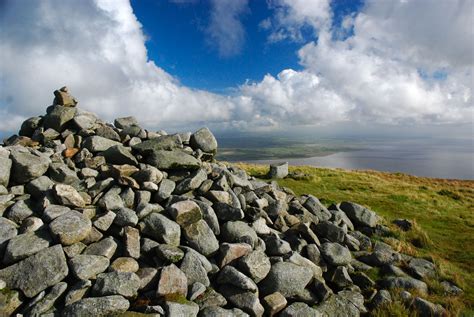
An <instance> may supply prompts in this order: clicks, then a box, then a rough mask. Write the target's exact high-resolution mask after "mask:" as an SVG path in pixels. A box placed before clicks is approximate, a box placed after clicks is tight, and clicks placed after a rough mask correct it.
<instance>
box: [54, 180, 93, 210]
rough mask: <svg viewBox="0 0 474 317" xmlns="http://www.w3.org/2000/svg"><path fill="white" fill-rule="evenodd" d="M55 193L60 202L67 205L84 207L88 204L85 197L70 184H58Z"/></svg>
mask: <svg viewBox="0 0 474 317" xmlns="http://www.w3.org/2000/svg"><path fill="white" fill-rule="evenodd" d="M54 194H55V195H56V198H57V199H58V200H59V202H60V203H61V204H63V205H65V206H69V207H79V208H82V207H85V205H86V203H85V201H84V198H83V197H82V196H81V195H80V194H79V193H78V192H77V190H76V189H75V188H74V187H72V186H70V185H66V184H56V185H55V186H54Z"/></svg>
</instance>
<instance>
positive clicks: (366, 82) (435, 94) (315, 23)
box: [0, 0, 474, 131]
mask: <svg viewBox="0 0 474 317" xmlns="http://www.w3.org/2000/svg"><path fill="white" fill-rule="evenodd" d="M223 3H228V4H229V5H230V6H231V7H229V8H230V9H228V10H226V7H225V6H224V5H223ZM247 5H248V3H247V1H244V0H242V1H230V2H227V1H214V2H213V10H212V12H211V20H210V27H209V32H210V34H211V38H213V39H214V41H215V42H216V45H217V47H218V49H219V50H220V52H221V55H223V56H224V55H226V54H233V53H234V52H238V50H239V49H240V48H241V47H242V45H243V41H244V40H245V30H244V29H243V25H242V23H241V22H240V20H239V16H241V15H242V14H243V13H245V12H246V10H247ZM270 7H271V8H272V10H273V12H274V15H273V16H272V17H270V18H269V19H268V20H265V22H263V23H262V27H264V28H266V29H267V30H268V32H269V39H270V41H277V40H296V41H304V37H303V36H302V34H303V33H302V32H303V31H305V30H306V31H307V30H308V29H309V30H311V32H312V34H313V36H312V38H311V40H309V42H307V43H302V44H301V48H300V49H299V50H298V52H297V54H298V57H299V60H300V64H301V66H302V70H293V69H284V70H281V72H280V73H279V74H277V75H270V74H268V75H266V76H265V77H264V78H263V79H261V80H260V81H255V82H248V83H243V84H241V85H240V86H238V87H236V88H235V89H234V93H233V94H231V95H228V96H226V95H219V94H214V93H210V92H207V91H204V90H197V89H191V88H189V87H186V86H184V85H182V84H180V83H179V81H178V80H177V79H176V78H174V77H173V76H172V75H171V74H168V73H167V72H165V71H164V70H163V69H162V68H160V67H159V65H156V64H155V63H154V62H153V61H152V60H149V58H148V52H147V50H146V47H145V40H146V39H145V36H144V34H143V31H142V28H141V24H140V22H139V21H138V20H137V18H136V16H135V15H134V13H133V10H132V7H131V5H130V2H129V1H128V0H90V1H73V0H43V1H38V2H34V3H32V2H31V1H26V0H15V1H13V0H10V1H6V2H3V3H2V10H0V38H1V40H0V131H2V130H3V131H11V130H12V129H14V128H17V127H18V126H19V124H20V122H21V120H23V119H24V118H26V117H29V116H33V115H38V114H41V113H43V112H44V110H45V108H46V106H48V105H49V104H50V103H51V101H52V99H53V95H52V91H53V90H54V89H57V88H58V87H61V86H63V85H68V86H69V87H70V88H71V91H72V93H73V95H75V96H76V97H78V99H79V102H80V103H79V105H80V107H81V108H84V109H86V110H90V111H94V112H96V113H98V114H99V115H100V116H103V117H104V118H106V119H109V120H110V119H113V118H115V117H118V116H125V115H135V116H136V117H137V118H138V119H139V120H140V121H141V122H142V123H143V124H144V125H145V126H147V127H153V128H157V129H158V128H162V127H173V128H174V127H176V128H180V129H183V128H184V129H187V128H190V127H191V126H193V127H194V126H196V125H204V124H206V125H210V126H216V127H227V128H234V129H256V128H260V129H272V128H275V127H286V126H291V125H321V124H329V123H334V122H348V121H353V122H360V123H365V124H371V123H373V122H376V123H390V124H407V123H408V124H418V123H435V124H440V123H443V124H444V123H454V124H460V123H472V122H473V96H472V93H473V90H474V87H473V86H474V83H473V55H474V54H473V38H474V37H473V34H472V32H473V29H472V20H473V13H472V9H470V8H469V7H470V3H469V1H462V0H452V1H431V2H430V1H424V0H411V1H375V0H374V1H372V0H370V1H367V2H366V4H365V6H364V7H363V8H362V9H361V12H359V13H357V14H352V15H350V16H348V17H346V18H345V19H344V22H343V28H344V30H345V32H346V33H345V34H349V37H347V38H346V37H345V36H344V37H342V38H341V37H339V36H337V35H338V34H340V32H341V30H340V29H338V30H336V29H333V28H332V26H331V21H332V20H331V19H332V15H333V13H332V12H331V8H330V5H329V1H328V0H318V1H309V0H307V1H305V0H295V1H286V0H275V1H271V2H270ZM158 40H159V39H158ZM270 45H271V44H270ZM270 48H271V46H270Z"/></svg>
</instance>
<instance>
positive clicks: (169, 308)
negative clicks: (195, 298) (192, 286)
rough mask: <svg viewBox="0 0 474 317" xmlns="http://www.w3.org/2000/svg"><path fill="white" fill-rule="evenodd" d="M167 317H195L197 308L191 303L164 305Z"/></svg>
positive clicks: (167, 303) (168, 302) (169, 302)
mask: <svg viewBox="0 0 474 317" xmlns="http://www.w3.org/2000/svg"><path fill="white" fill-rule="evenodd" d="M164 309H165V311H166V314H167V316H183V317H196V316H197V314H198V312H199V306H198V305H197V304H195V303H193V302H189V301H185V302H180V303H178V302H171V301H167V302H165V304H164Z"/></svg>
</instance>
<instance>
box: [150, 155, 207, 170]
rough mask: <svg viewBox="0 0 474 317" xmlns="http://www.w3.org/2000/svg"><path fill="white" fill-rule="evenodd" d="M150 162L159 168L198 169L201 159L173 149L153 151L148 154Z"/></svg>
mask: <svg viewBox="0 0 474 317" xmlns="http://www.w3.org/2000/svg"><path fill="white" fill-rule="evenodd" d="M147 162H148V164H150V165H153V166H155V167H156V168H158V169H164V170H168V169H197V168H199V166H200V164H201V163H200V161H199V160H198V159H196V158H195V157H194V156H191V155H189V154H187V153H186V152H184V151H181V150H173V151H163V150H158V151H153V152H151V154H150V155H149V156H148V160H147Z"/></svg>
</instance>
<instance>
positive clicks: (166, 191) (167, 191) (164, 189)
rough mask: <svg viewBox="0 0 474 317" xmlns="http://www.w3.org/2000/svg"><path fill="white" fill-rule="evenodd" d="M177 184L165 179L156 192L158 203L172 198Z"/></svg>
mask: <svg viewBox="0 0 474 317" xmlns="http://www.w3.org/2000/svg"><path fill="white" fill-rule="evenodd" d="M175 187H176V183H175V182H173V181H172V180H169V179H163V180H162V181H161V182H160V185H159V186H158V191H157V192H156V195H155V197H156V198H157V200H158V201H161V200H165V199H167V198H168V197H170V196H171V193H172V192H173V191H174V189H175Z"/></svg>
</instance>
